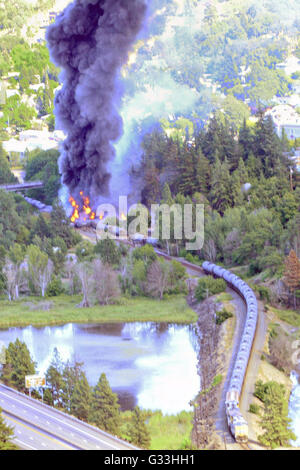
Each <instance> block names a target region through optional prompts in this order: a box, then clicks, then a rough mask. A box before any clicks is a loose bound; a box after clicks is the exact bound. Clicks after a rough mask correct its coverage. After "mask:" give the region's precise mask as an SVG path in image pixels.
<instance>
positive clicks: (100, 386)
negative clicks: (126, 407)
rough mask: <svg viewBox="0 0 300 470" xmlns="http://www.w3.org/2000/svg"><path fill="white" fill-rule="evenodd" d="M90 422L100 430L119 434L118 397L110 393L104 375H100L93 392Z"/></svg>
mask: <svg viewBox="0 0 300 470" xmlns="http://www.w3.org/2000/svg"><path fill="white" fill-rule="evenodd" d="M91 420H92V422H93V423H95V424H96V426H98V427H99V428H100V429H104V430H105V431H107V432H109V433H111V434H114V435H118V434H119V427H120V405H119V403H118V395H117V394H116V393H113V392H112V390H111V388H110V385H109V382H108V380H107V377H106V375H105V374H101V376H100V378H99V381H98V383H97V385H96V387H95V388H94V391H93V400H92V407H91Z"/></svg>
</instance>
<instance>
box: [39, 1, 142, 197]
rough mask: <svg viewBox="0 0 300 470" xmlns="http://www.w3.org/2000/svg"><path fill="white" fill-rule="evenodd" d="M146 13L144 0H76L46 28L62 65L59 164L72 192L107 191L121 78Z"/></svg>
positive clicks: (119, 128) (54, 57)
mask: <svg viewBox="0 0 300 470" xmlns="http://www.w3.org/2000/svg"><path fill="white" fill-rule="evenodd" d="M145 13H146V0H75V1H74V2H73V3H72V4H70V5H69V6H68V7H67V8H66V9H65V11H64V12H63V13H61V14H60V15H59V16H58V17H57V19H56V21H55V23H54V24H52V25H51V26H49V28H48V30H47V42H48V47H49V50H50V55H51V58H52V60H53V61H54V63H55V64H56V65H57V66H59V67H61V68H62V70H63V72H62V76H61V79H62V82H63V87H62V89H61V90H60V91H59V92H58V93H57V94H56V98H55V114H56V120H57V124H58V127H59V128H60V129H63V130H64V131H65V132H66V134H67V138H66V140H65V142H64V144H63V147H62V151H61V156H60V160H59V166H60V172H61V174H62V183H63V184H64V185H66V186H67V187H68V188H69V192H70V193H71V194H73V195H74V196H76V195H78V194H79V191H83V192H84V193H85V194H86V195H89V196H90V198H91V199H92V201H93V200H94V201H97V199H99V196H101V195H103V196H108V195H109V181H110V174H109V173H108V171H107V163H108V161H110V160H112V159H113V158H114V157H115V150H114V147H113V144H112V143H113V142H114V141H116V140H118V139H119V138H120V136H121V135H122V119H121V117H120V115H119V112H118V108H119V106H120V99H121V94H122V92H121V89H120V85H119V83H118V77H119V72H120V69H121V68H122V66H123V65H124V64H125V63H126V62H127V59H128V52H129V51H130V49H131V46H132V45H133V42H134V40H135V39H136V37H137V35H138V33H139V31H140V30H141V28H142V24H143V20H144V18H145ZM121 191H122V188H120V193H121Z"/></svg>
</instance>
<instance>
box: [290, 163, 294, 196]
mask: <svg viewBox="0 0 300 470" xmlns="http://www.w3.org/2000/svg"><path fill="white" fill-rule="evenodd" d="M293 173H294V170H293V168H292V167H291V166H290V185H291V191H294V187H293Z"/></svg>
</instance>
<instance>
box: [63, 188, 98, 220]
mask: <svg viewBox="0 0 300 470" xmlns="http://www.w3.org/2000/svg"><path fill="white" fill-rule="evenodd" d="M79 194H80V196H81V199H82V202H83V204H81V205H82V211H83V212H84V214H85V215H86V216H88V220H95V218H96V214H95V212H93V210H92V208H91V207H90V198H89V197H88V196H85V195H84V194H83V191H80V193H79ZM69 202H70V204H71V206H72V207H73V213H72V216H71V222H73V223H74V222H76V220H78V219H79V218H80V214H79V211H80V206H79V204H78V203H77V202H76V200H75V199H74V198H73V197H72V196H70V198H69ZM83 220H84V221H86V220H87V217H84V218H83Z"/></svg>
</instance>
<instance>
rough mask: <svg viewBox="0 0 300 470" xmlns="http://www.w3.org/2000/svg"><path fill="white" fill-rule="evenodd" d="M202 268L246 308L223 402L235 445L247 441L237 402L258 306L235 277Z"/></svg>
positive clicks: (212, 267) (218, 269) (212, 266)
mask: <svg viewBox="0 0 300 470" xmlns="http://www.w3.org/2000/svg"><path fill="white" fill-rule="evenodd" d="M202 268H203V270H204V271H205V272H206V273H207V274H210V275H213V276H216V277H221V278H223V279H224V280H225V281H226V282H227V284H229V286H230V287H232V288H233V289H234V290H236V291H237V292H238V294H239V295H240V296H241V297H242V298H243V299H244V301H245V303H246V306H247V317H246V322H245V327H244V331H243V335H242V339H241V342H240V345H239V350H238V353H237V357H236V360H235V363H234V367H233V372H232V375H231V378H230V383H229V387H228V390H227V394H226V402H225V405H226V416H227V422H228V427H229V429H230V432H231V434H232V435H233V437H234V438H235V440H236V441H237V442H241V443H245V442H247V441H248V424H247V421H246V420H245V418H244V417H243V415H242V413H241V411H240V408H239V402H240V397H241V392H242V388H243V383H244V379H245V374H246V371H247V366H248V362H249V358H250V354H251V349H252V345H253V340H254V336H255V331H256V326H257V320H258V304H257V300H256V296H255V294H254V292H253V290H252V289H251V288H250V287H249V286H248V285H247V284H246V283H245V282H244V281H243V280H242V279H240V278H239V277H237V276H236V275H235V274H233V273H231V272H230V271H227V270H226V269H224V268H222V267H220V266H217V265H215V264H213V263H209V262H208V261H205V262H204V263H203V264H202Z"/></svg>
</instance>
